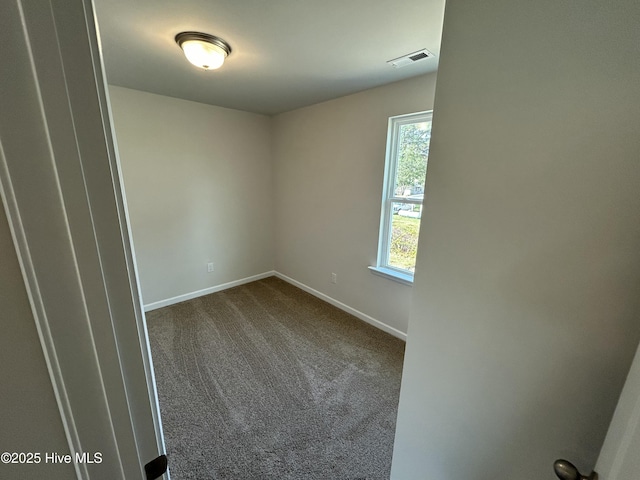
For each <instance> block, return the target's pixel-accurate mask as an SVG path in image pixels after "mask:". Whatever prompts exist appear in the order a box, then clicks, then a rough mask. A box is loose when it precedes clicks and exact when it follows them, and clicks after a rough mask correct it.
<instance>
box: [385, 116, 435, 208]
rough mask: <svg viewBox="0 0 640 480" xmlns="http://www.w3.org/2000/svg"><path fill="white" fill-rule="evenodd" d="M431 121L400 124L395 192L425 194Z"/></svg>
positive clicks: (399, 194) (407, 194) (402, 195)
mask: <svg viewBox="0 0 640 480" xmlns="http://www.w3.org/2000/svg"><path fill="white" fill-rule="evenodd" d="M430 140H431V121H427V122H419V123H409V124H405V125H400V126H399V130H398V144H397V145H398V150H397V155H398V167H397V170H396V178H395V179H394V184H393V194H394V195H396V196H401V197H407V196H410V195H419V194H424V181H425V176H426V174H427V158H428V156H429V141H430Z"/></svg>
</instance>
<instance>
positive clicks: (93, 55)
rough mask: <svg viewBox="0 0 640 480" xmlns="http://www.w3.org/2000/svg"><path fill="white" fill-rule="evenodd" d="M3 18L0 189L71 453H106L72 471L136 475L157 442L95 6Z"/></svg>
mask: <svg viewBox="0 0 640 480" xmlns="http://www.w3.org/2000/svg"><path fill="white" fill-rule="evenodd" d="M0 18H1V19H0V41H1V42H2V44H3V45H4V47H3V48H2V49H0V62H1V63H2V64H3V65H10V66H11V69H10V70H11V75H3V76H2V77H1V78H0V111H2V115H1V117H2V118H0V195H1V197H2V202H3V205H4V208H5V210H6V213H7V218H8V221H9V226H10V229H11V232H12V236H13V241H14V245H15V247H16V253H17V256H18V259H19V263H20V268H21V271H22V274H23V278H24V282H25V287H26V289H27V293H28V296H29V301H30V304H31V308H32V311H33V315H34V319H35V323H36V327H37V330H38V335H39V338H40V342H41V345H42V349H43V351H44V356H45V360H46V364H47V368H48V371H49V375H50V378H51V383H52V386H53V390H54V393H55V396H56V400H57V403H58V407H59V411H60V416H61V419H62V423H63V426H64V429H65V433H66V436H67V441H68V443H69V449H70V453H71V454H72V455H73V456H75V454H76V453H79V454H82V453H88V454H89V455H92V454H94V453H98V452H99V453H101V455H102V462H101V463H99V464H87V463H74V466H75V468H76V475H77V477H78V478H81V479H88V478H90V477H91V476H94V477H98V478H114V479H116V478H123V479H125V478H126V479H133V478H145V477H144V475H145V473H144V465H145V464H146V463H148V462H149V461H151V460H153V459H154V458H155V457H157V456H158V455H160V454H163V453H164V452H165V446H164V440H163V434H162V425H161V421H160V411H159V406H158V398H157V392H156V388H155V379H154V372H153V365H152V362H151V356H150V351H149V340H148V337H147V330H146V323H145V316H144V312H143V308H142V301H141V298H140V289H139V285H138V281H137V271H136V264H135V258H134V251H133V246H132V243H131V237H130V234H129V232H130V229H129V219H128V216H127V208H126V199H125V198H124V194H123V190H122V176H121V170H120V164H119V159H118V156H117V149H116V147H115V143H114V136H113V134H112V131H113V128H112V117H111V113H110V110H109V101H108V96H107V95H108V94H107V88H106V81H105V77H104V73H103V71H104V69H103V65H102V59H101V55H100V50H99V42H98V35H97V31H96V26H95V25H96V23H95V16H94V12H93V6H92V3H91V1H90V0H50V1H49V2H45V5H43V4H42V2H28V1H23V0H14V1H11V2H2V4H1V5H0ZM7 71H9V69H8V68H7ZM165 478H168V475H167V476H166V477H165Z"/></svg>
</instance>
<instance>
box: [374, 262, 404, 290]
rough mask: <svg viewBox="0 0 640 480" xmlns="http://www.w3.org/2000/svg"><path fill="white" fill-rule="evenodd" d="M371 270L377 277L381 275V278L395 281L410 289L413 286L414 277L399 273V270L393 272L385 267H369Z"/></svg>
mask: <svg viewBox="0 0 640 480" xmlns="http://www.w3.org/2000/svg"><path fill="white" fill-rule="evenodd" d="M369 270H370V271H371V273H373V274H375V275H380V276H381V277H385V278H388V279H389V280H393V281H394V282H398V283H401V284H403V285H408V286H409V287H412V286H413V275H410V274H408V273H402V272H398V271H397V270H392V269H390V268H384V267H369Z"/></svg>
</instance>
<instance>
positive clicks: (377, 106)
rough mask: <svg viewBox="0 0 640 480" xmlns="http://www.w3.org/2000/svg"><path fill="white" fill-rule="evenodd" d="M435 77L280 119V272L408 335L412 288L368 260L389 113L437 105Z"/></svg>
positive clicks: (374, 244) (373, 246)
mask: <svg viewBox="0 0 640 480" xmlns="http://www.w3.org/2000/svg"><path fill="white" fill-rule="evenodd" d="M435 80H436V77H435V74H431V75H425V76H422V77H417V78H413V79H410V80H405V81H401V82H397V83H394V84H391V85H386V86H383V87H379V88H374V89H371V90H367V91H364V92H360V93H356V94H354V95H349V96H346V97H342V98H338V99H335V100H331V101H328V102H324V103H320V104H317V105H313V106H310V107H306V108H301V109H299V110H294V111H292V112H288V113H283V114H280V115H278V116H276V117H275V118H274V163H275V167H274V172H275V205H274V207H275V232H276V233H275V236H276V270H277V271H279V272H280V273H283V274H284V275H287V276H289V277H292V278H294V279H295V280H297V281H299V282H302V283H303V284H305V285H307V286H309V287H311V288H313V289H315V290H317V291H319V292H321V293H323V294H325V295H328V296H330V297H332V298H334V299H336V300H338V301H340V302H343V303H345V304H347V305H349V306H350V307H352V308H355V309H356V310H359V311H361V312H363V313H365V314H367V315H369V316H371V317H373V318H375V319H377V320H379V321H381V322H383V323H385V324H387V325H389V326H391V327H393V328H395V329H397V330H399V331H401V332H406V328H407V323H408V318H409V305H410V302H411V289H412V288H411V287H408V286H405V285H402V284H399V283H396V282H394V281H392V280H388V279H386V278H382V277H379V276H376V275H373V274H372V273H371V272H370V271H369V270H368V269H367V266H369V265H375V263H376V256H377V248H378V231H379V225H380V204H381V199H382V182H383V176H384V161H385V148H386V136H387V122H388V118H389V117H390V116H393V115H399V114H404V113H412V112H417V111H422V110H429V109H431V108H432V107H433V92H434V88H435ZM332 272H335V273H336V274H337V275H338V282H337V284H332V283H331V273H332Z"/></svg>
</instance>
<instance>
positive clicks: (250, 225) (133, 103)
mask: <svg viewBox="0 0 640 480" xmlns="http://www.w3.org/2000/svg"><path fill="white" fill-rule="evenodd" d="M109 91H110V92H109V93H110V97H111V105H112V109H113V117H114V126H115V132H116V138H117V142H118V149H119V152H120V160H121V163H122V170H123V177H124V184H125V191H126V195H127V202H128V208H129V214H130V219H131V228H132V236H133V240H134V245H135V250H136V257H137V258H136V260H137V264H138V270H139V278H140V284H141V289H142V297H143V301H144V303H145V304H151V303H154V302H158V301H161V300H166V299H170V298H172V297H176V296H179V295H184V294H188V293H191V292H195V291H198V290H202V289H206V288H210V287H214V286H217V285H221V284H224V283H227V282H232V281H236V280H239V279H242V278H245V277H249V276H253V275H257V274H261V273H263V272H266V271H271V270H273V224H272V196H273V188H272V172H271V166H272V161H271V125H270V118H269V117H266V116H264V115H257V114H252V113H246V112H240V111H237V110H230V109H226V108H222V107H215V106H210V105H204V104H200V103H195V102H190V101H186V100H179V99H175V98H169V97H164V96H161V95H155V94H150V93H146V92H140V91H136V90H130V89H126V88H122V87H115V86H111V87H110V88H109ZM207 262H213V263H214V272H213V273H208V272H207V266H206V264H207Z"/></svg>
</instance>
